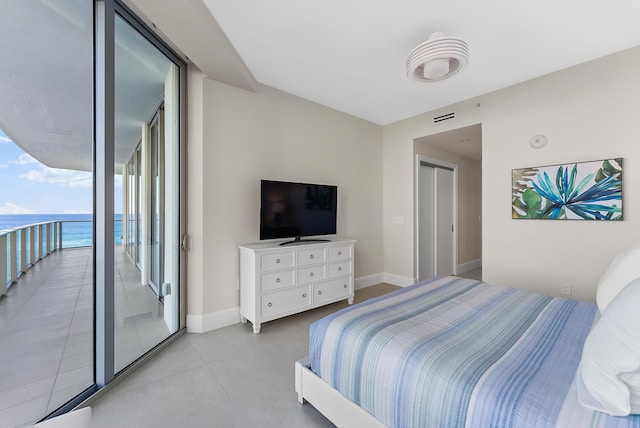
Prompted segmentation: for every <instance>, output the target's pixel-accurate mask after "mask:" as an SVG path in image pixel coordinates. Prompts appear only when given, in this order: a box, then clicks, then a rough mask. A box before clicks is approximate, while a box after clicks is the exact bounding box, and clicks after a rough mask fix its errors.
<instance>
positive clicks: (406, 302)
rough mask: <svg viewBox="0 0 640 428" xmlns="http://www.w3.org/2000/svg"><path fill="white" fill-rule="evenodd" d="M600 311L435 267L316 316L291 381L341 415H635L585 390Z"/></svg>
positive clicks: (545, 420)
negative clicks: (600, 403) (588, 401)
mask: <svg viewBox="0 0 640 428" xmlns="http://www.w3.org/2000/svg"><path fill="white" fill-rule="evenodd" d="M636 264H637V259H636ZM639 284H640V283H639ZM638 288H640V287H638ZM627 300H628V299H627ZM635 307H638V306H637V305H636V306H635ZM599 319H600V312H599V310H598V307H597V306H596V305H595V304H592V303H586V302H579V301H576V300H571V299H566V298H554V297H550V296H545V295H541V294H536V293H531V292H527V291H524V290H518V289H513V288H504V287H497V286H493V285H489V284H486V283H484V282H481V281H475V280H470V279H464V278H458V277H436V278H432V279H430V280H427V281H424V282H422V283H419V284H416V285H413V286H410V287H406V288H403V289H400V290H398V291H395V292H393V293H390V294H388V295H385V296H381V297H378V298H375V299H371V300H369V301H366V302H363V303H360V304H358V305H354V306H351V307H348V308H345V309H343V310H341V311H338V312H336V313H334V314H332V315H329V316H327V317H325V318H323V319H321V320H319V321H317V322H315V323H314V324H312V326H311V329H310V338H309V357H308V358H306V359H304V360H301V361H298V362H297V363H296V367H295V371H296V373H295V376H296V385H295V388H296V391H297V393H298V400H299V401H300V403H303V402H304V401H305V400H306V401H309V402H310V403H311V404H312V405H314V406H315V407H316V408H317V409H318V410H319V411H320V412H321V413H323V414H324V415H325V416H326V417H327V418H328V419H329V420H331V421H332V422H333V423H335V424H336V425H337V426H339V427H340V426H344V427H349V426H358V427H359V426H367V427H376V426H379V427H385V426H387V427H401V428H410V427H463V426H466V427H640V416H638V415H630V416H625V417H617V416H611V415H608V414H606V413H603V412H602V411H597V410H593V408H589V407H588V406H585V405H584V403H581V402H580V401H579V399H578V395H580V394H582V396H584V395H585V388H584V384H583V382H582V378H581V377H580V376H576V374H577V373H578V372H579V370H578V367H579V365H580V364H581V356H582V350H583V346H585V340H586V339H587V337H588V336H589V334H590V331H591V330H592V328H593V326H594V325H595V324H596V322H597V321H598V320H599ZM634 328H637V325H636V326H634ZM583 364H584V363H583ZM587 392H588V391H587ZM587 395H589V394H587ZM590 397H591V396H590ZM591 398H593V397H591ZM583 401H584V400H583Z"/></svg>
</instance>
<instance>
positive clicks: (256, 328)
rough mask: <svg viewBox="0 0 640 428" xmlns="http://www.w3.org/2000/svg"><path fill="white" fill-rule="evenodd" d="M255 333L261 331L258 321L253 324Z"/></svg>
mask: <svg viewBox="0 0 640 428" xmlns="http://www.w3.org/2000/svg"><path fill="white" fill-rule="evenodd" d="M253 333H254V334H258V333H260V324H257V323H256V324H254V325H253Z"/></svg>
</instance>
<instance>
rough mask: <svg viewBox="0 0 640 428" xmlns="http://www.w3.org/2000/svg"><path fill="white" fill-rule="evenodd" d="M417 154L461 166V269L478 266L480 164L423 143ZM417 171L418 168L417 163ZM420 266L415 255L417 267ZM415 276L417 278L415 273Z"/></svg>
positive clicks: (479, 242) (459, 248) (459, 239)
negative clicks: (467, 266) (476, 264)
mask: <svg viewBox="0 0 640 428" xmlns="http://www.w3.org/2000/svg"><path fill="white" fill-rule="evenodd" d="M414 155H424V156H428V157H430V158H433V159H438V160H442V161H445V162H449V163H453V164H456V165H457V166H458V266H460V267H461V268H465V267H466V265H475V263H474V262H479V261H480V260H481V259H482V222H481V221H480V217H481V216H482V164H481V162H480V161H477V160H473V159H470V158H467V157H464V156H460V155H458V154H456V153H452V152H449V151H447V150H442V149H439V148H436V147H433V146H430V145H429V144H428V143H425V142H423V141H420V140H416V141H415V142H414ZM414 169H417V163H416V162H414ZM417 174H418V171H416V170H414V183H415V175H417ZM414 195H415V192H414ZM414 203H415V201H414ZM415 220H416V222H417V219H415ZM414 227H415V225H414ZM417 264H418V263H417V260H415V254H414V267H415V266H416V265H417ZM467 270H469V269H467ZM459 272H462V271H459ZM413 276H414V277H417V275H416V272H414V273H413Z"/></svg>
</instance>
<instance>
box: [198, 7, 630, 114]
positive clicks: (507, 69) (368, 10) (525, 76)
mask: <svg viewBox="0 0 640 428" xmlns="http://www.w3.org/2000/svg"><path fill="white" fill-rule="evenodd" d="M202 1H203V2H204V3H205V4H206V6H207V7H208V8H209V10H210V11H211V14H212V15H213V17H214V18H215V20H216V21H217V22H218V24H219V25H220V27H221V28H222V30H223V31H224V33H225V34H226V36H227V38H228V39H229V41H230V42H231V44H232V45H233V46H234V47H235V49H236V50H237V52H238V54H239V55H240V57H241V58H242V59H243V60H244V62H245V63H246V65H247V66H248V68H249V70H250V71H251V73H253V75H254V77H255V79H256V80H257V81H258V82H260V83H263V84H265V85H268V86H272V87H275V88H278V89H281V90H283V91H286V92H289V93H291V94H294V95H297V96H300V97H303V98H306V99H309V100H312V101H315V102H318V103H320V104H323V105H326V106H329V107H332V108H335V109H337V110H340V111H343V112H346V113H349V114H352V115H354V116H357V117H360V118H363V119H366V120H368V121H371V122H374V123H377V124H380V125H385V124H389V123H392V122H395V121H398V120H401V119H405V118H407V117H411V116H415V115H418V114H420V113H424V112H426V111H431V110H434V109H437V108H440V107H443V106H446V105H449V104H452V103H455V102H458V101H462V100H465V99H468V98H471V97H474V96H477V95H481V94H484V93H487V92H490V91H493V90H496V89H500V88H503V87H506V86H510V85H513V84H515V83H519V82H522V81H526V80H529V79H532V78H535V77H537V76H541V75H544V74H548V73H551V72H554V71H557V70H560V69H564V68H567V67H570V66H573V65H576V64H579V63H582V62H586V61H589V60H592V59H595V58H598V57H601V56H605V55H607V54H610V53H614V52H617V51H621V50H624V49H627V48H630V47H634V46H637V45H640V24H639V22H640V1H638V0H608V1H599V0H565V1H551V0H536V1H531V0H530V1H504V0H502V1H498V0H484V1H477V0H456V1H425V0H395V1H382V0H325V1H321V2H309V1H300V0H269V1H264V0H239V1H228V0H202ZM434 31H444V32H445V33H447V34H450V35H454V36H458V37H461V38H463V39H465V40H466V41H467V42H468V44H469V50H470V59H469V64H468V66H467V68H466V69H465V70H464V71H463V72H462V73H461V74H459V75H457V76H454V77H453V78H451V79H449V80H446V81H442V82H436V83H418V82H414V81H410V80H408V79H407V77H406V69H405V61H406V57H407V55H408V53H409V52H410V51H411V50H412V49H413V48H414V47H415V46H417V45H418V44H419V43H421V42H423V41H425V40H426V39H427V37H428V36H429V34H430V33H432V32H434Z"/></svg>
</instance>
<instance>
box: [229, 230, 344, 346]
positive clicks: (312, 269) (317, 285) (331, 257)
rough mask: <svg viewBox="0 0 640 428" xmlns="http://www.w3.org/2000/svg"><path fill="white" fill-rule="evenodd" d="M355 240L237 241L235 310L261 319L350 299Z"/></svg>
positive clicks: (257, 320)
mask: <svg viewBox="0 0 640 428" xmlns="http://www.w3.org/2000/svg"><path fill="white" fill-rule="evenodd" d="M354 243H355V241H353V240H347V239H339V238H334V239H332V240H331V241H330V242H313V243H300V244H295V245H288V246H280V245H279V242H276V243H274V242H268V243H257V244H248V245H241V246H240V316H241V317H242V322H243V323H246V322H247V320H249V321H251V323H252V324H253V332H254V333H256V334H257V333H260V325H261V324H262V323H263V322H265V321H271V320H274V319H277V318H282V317H285V316H287V315H292V314H295V313H298V312H302V311H306V310H308V309H312V308H316V307H318V306H322V305H327V304H329V303H333V302H337V301H338V300H342V299H347V301H348V302H349V304H352V303H353V247H354Z"/></svg>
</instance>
